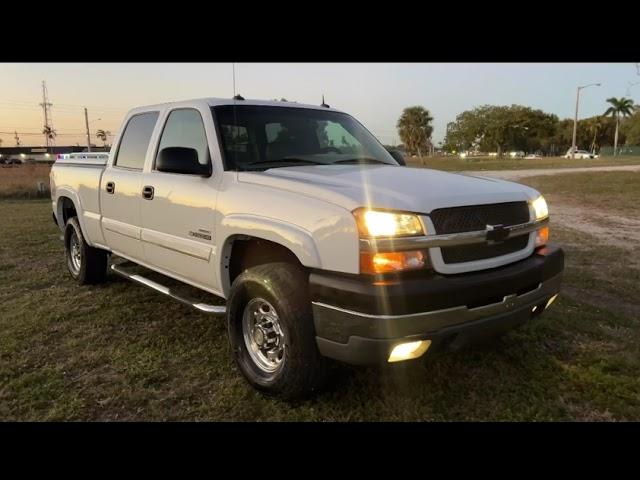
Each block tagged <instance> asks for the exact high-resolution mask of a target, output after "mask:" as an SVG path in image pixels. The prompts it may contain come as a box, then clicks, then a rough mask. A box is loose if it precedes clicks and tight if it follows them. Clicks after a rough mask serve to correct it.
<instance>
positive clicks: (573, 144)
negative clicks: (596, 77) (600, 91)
mask: <svg viewBox="0 0 640 480" xmlns="http://www.w3.org/2000/svg"><path fill="white" fill-rule="evenodd" d="M593 86H596V87H599V86H600V84H599V83H590V84H589V85H584V86H582V87H578V88H577V90H576V113H575V116H574V117H573V140H572V141H571V160H573V159H575V156H576V133H577V132H578V105H579V104H580V90H582V89H583V88H587V87H593Z"/></svg>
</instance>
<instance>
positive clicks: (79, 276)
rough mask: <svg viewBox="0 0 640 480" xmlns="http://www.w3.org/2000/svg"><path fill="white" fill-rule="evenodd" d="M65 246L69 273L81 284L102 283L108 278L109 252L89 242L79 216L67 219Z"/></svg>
mask: <svg viewBox="0 0 640 480" xmlns="http://www.w3.org/2000/svg"><path fill="white" fill-rule="evenodd" d="M64 246H65V257H66V260H67V268H68V269H69V273H70V274H71V276H72V277H73V278H74V279H75V280H76V281H77V282H78V283H79V284H80V285H89V284H95V283H101V282H104V281H105V280H106V278H107V260H108V255H107V252H106V251H104V250H100V249H99V248H93V247H91V246H89V245H88V244H87V242H86V241H85V239H84V236H83V235H82V230H81V229H80V223H79V222H78V218H77V217H71V218H70V219H69V220H67V225H66V226H65V229H64Z"/></svg>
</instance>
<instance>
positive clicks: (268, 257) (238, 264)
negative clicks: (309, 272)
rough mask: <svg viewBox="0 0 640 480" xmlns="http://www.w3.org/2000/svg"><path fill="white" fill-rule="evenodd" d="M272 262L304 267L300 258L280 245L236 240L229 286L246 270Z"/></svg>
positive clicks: (247, 238) (247, 239)
mask: <svg viewBox="0 0 640 480" xmlns="http://www.w3.org/2000/svg"><path fill="white" fill-rule="evenodd" d="M272 262H285V263H291V264H294V265H299V266H300V267H302V264H301V263H300V260H298V257H296V255H295V254H294V253H293V252H292V251H291V250H289V249H288V248H287V247H284V246H282V245H280V244H278V243H275V242H271V241H269V240H263V239H262V238H255V237H244V238H240V239H236V240H234V241H233V243H232V245H231V252H230V258H229V263H228V271H229V285H231V284H232V283H233V281H234V280H235V278H236V277H237V276H238V275H240V274H241V273H242V272H244V271H245V270H246V269H248V268H251V267H256V266H258V265H264V264H265V263H272Z"/></svg>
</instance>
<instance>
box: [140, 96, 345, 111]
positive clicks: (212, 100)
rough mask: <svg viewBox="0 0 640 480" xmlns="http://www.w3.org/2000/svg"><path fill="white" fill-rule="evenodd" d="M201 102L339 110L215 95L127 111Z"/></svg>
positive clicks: (213, 104) (328, 108)
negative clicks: (217, 96)
mask: <svg viewBox="0 0 640 480" xmlns="http://www.w3.org/2000/svg"><path fill="white" fill-rule="evenodd" d="M198 103H199V104H202V103H206V104H208V105H209V106H212V107H214V106H217V105H262V106H269V107H293V108H311V109H314V110H329V111H332V112H341V110H338V109H335V108H331V107H323V106H321V105H310V104H305V103H297V102H282V101H279V100H256V99H249V98H247V99H245V100H234V99H233V98H216V97H208V98H194V99H191V100H180V101H176V102H165V103H158V104H155V105H146V106H140V107H136V108H133V109H131V110H130V111H129V113H133V112H139V111H148V110H152V109H157V108H166V107H168V106H188V105H194V104H198Z"/></svg>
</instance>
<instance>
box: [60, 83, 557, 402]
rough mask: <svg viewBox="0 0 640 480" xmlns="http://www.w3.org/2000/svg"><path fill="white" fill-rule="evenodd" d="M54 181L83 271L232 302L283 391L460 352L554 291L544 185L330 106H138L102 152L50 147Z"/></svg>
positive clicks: (251, 367)
mask: <svg viewBox="0 0 640 480" xmlns="http://www.w3.org/2000/svg"><path fill="white" fill-rule="evenodd" d="M50 180H51V192H52V204H53V216H54V221H55V222H56V224H57V225H58V227H59V228H60V229H61V230H62V231H63V232H64V243H65V247H66V248H65V251H66V261H67V266H68V269H69V271H70V272H71V275H72V276H73V277H74V278H75V279H77V280H78V281H79V283H80V284H87V283H95V282H101V281H103V280H105V278H106V276H107V270H108V266H109V263H111V266H110V269H111V270H112V271H114V272H115V273H118V274H120V275H123V276H125V277H127V278H129V279H130V280H133V281H135V282H137V283H139V284H142V285H145V286H147V287H151V288H153V289H155V290H157V291H158V292H161V293H164V294H166V295H169V296H171V297H173V298H175V299H177V300H181V301H183V302H185V303H188V304H190V305H192V306H193V307H195V308H198V309H200V310H202V311H204V312H208V313H211V314H214V315H221V316H222V315H224V316H225V318H226V322H227V326H228V333H229V339H230V343H231V346H232V349H233V352H234V354H235V359H236V362H237V365H238V367H239V369H240V370H241V371H242V373H243V374H244V376H245V377H246V378H247V380H248V381H249V382H250V383H251V384H252V385H253V386H254V387H256V388H258V389H260V390H263V391H266V392H269V393H273V394H278V395H281V396H284V397H289V398H292V397H297V396H301V395H304V394H307V393H309V392H313V391H315V390H317V389H318V388H319V387H320V386H321V385H322V384H323V382H324V381H325V379H326V378H327V372H328V371H329V369H328V368H327V364H328V361H327V359H334V360H339V361H342V362H347V363H351V364H376V363H377V364H379V363H388V362H391V363H392V362H397V361H403V360H410V359H414V358H418V357H420V356H422V355H423V354H424V353H425V352H426V351H429V352H431V351H436V350H440V349H456V348H459V347H461V346H463V345H465V344H467V343H469V342H471V341H475V340H476V339H478V338H483V337H484V336H487V335H495V334H498V333H501V332H504V331H506V330H508V329H510V328H513V327H515V326H518V325H520V324H523V323H525V322H527V321H528V320H529V319H531V318H532V317H535V316H537V315H539V314H541V313H542V312H543V311H544V310H545V309H546V308H547V307H548V306H549V305H550V304H551V302H552V301H553V300H554V299H555V297H556V296H557V294H558V292H559V290H560V284H561V276H562V271H563V267H564V255H563V252H562V250H561V249H560V248H559V247H557V246H554V245H551V244H548V243H547V240H548V235H549V227H548V210H547V204H546V202H545V200H544V198H543V197H542V196H541V195H540V194H539V193H538V192H537V191H535V190H534V189H532V188H529V187H526V186H523V185H519V184H516V183H510V182H505V181H499V180H492V179H487V178H479V177H473V176H466V175H460V174H452V173H445V172H441V171H436V170H428V169H422V168H408V167H406V166H404V165H403V160H402V158H401V157H398V156H397V155H395V154H391V153H389V152H388V151H387V150H385V148H384V147H383V146H382V145H381V144H380V143H379V142H378V140H376V138H375V137H374V136H373V135H372V134H371V133H369V132H368V131H367V130H366V129H365V128H364V127H363V126H362V125H361V124H360V123H359V122H358V121H357V120H355V119H354V118H353V117H351V116H350V115H348V114H346V113H343V112H340V111H338V110H335V109H332V108H330V107H328V106H327V105H324V104H323V105H322V106H312V105H302V104H297V103H287V102H267V101H253V100H244V99H243V98H242V97H239V96H238V97H235V98H234V99H217V98H209V99H202V100H192V101H184V102H176V103H166V104H161V105H152V106H148V107H141V108H136V109H134V110H132V111H131V112H129V113H128V114H127V116H126V118H125V121H124V123H123V126H122V128H121V130H120V133H119V134H118V136H117V138H116V139H115V142H114V145H113V148H112V149H111V153H110V155H109V157H108V159H106V160H105V159H103V158H80V159H78V158H61V159H58V161H56V163H55V164H54V165H53V167H52V170H51V177H50ZM112 255H113V259H112V260H111V261H110V257H111V256H112ZM131 266H135V267H136V269H137V270H140V267H144V268H146V269H150V270H153V271H155V272H159V273H160V274H162V275H163V276H164V277H171V278H172V279H174V280H173V281H174V282H175V280H178V281H179V282H183V283H185V284H188V285H191V286H192V287H196V288H198V289H201V290H203V291H205V292H208V293H210V294H212V295H214V296H217V297H221V298H222V299H225V300H226V304H225V306H220V305H219V304H220V302H219V301H218V302H211V303H212V304H209V303H202V302H198V301H195V300H191V299H189V298H187V297H185V296H182V295H178V294H177V293H175V289H174V290H172V289H171V288H168V287H167V286H165V285H163V284H161V283H158V282H155V281H151V280H150V279H149V278H147V277H145V276H144V275H140V274H134V273H132V271H131V268H130V267H131ZM144 268H143V270H144ZM150 308H153V306H152V305H150Z"/></svg>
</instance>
